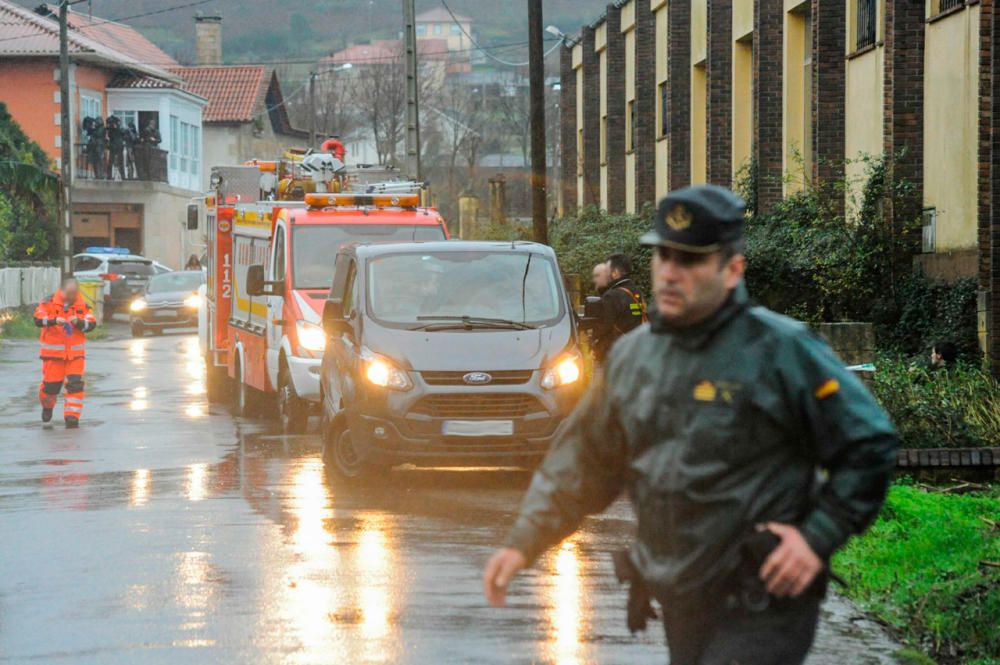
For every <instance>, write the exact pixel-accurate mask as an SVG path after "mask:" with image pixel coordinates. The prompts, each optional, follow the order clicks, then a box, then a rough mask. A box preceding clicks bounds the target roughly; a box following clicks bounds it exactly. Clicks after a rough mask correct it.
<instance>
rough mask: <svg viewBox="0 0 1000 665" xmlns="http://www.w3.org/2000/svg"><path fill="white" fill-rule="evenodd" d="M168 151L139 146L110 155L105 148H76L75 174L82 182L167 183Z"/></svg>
mask: <svg viewBox="0 0 1000 665" xmlns="http://www.w3.org/2000/svg"><path fill="white" fill-rule="evenodd" d="M167 154H168V153H167V151H166V150H160V149H159V148H155V147H153V146H151V145H147V144H144V143H139V144H136V145H134V146H131V147H129V146H125V147H124V148H122V149H121V150H120V151H119V150H115V151H112V150H110V149H109V147H108V146H107V144H104V145H101V144H95V145H90V144H87V143H77V144H76V146H75V159H76V172H75V176H76V177H77V178H78V179H81V180H117V181H123V180H145V181H147V182H167Z"/></svg>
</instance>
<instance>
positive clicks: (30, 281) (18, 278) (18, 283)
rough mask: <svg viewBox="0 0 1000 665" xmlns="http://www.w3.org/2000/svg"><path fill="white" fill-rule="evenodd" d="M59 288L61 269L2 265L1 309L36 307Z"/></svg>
mask: <svg viewBox="0 0 1000 665" xmlns="http://www.w3.org/2000/svg"><path fill="white" fill-rule="evenodd" d="M58 288H59V268H54V267H52V266H24V267H16V266H12V267H6V266H5V265H4V264H2V263H0V309H6V308H9V307H20V306H22V305H34V304H37V303H39V302H41V301H42V299H43V298H45V297H46V296H49V295H51V294H52V293H53V292H54V291H55V290H56V289H58Z"/></svg>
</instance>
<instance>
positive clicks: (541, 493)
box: [483, 185, 897, 665]
mask: <svg viewBox="0 0 1000 665" xmlns="http://www.w3.org/2000/svg"><path fill="white" fill-rule="evenodd" d="M743 214H744V203H743V201H742V200H741V199H740V198H739V197H737V196H735V195H734V194H733V193H732V192H730V191H729V190H726V189H723V188H721V187H716V186H711V185H704V186H698V187H689V188H686V189H682V190H678V191H675V192H673V193H671V194H670V195H668V196H667V197H666V198H665V199H664V200H663V201H661V203H660V205H659V208H658V210H657V214H656V218H655V222H656V223H655V229H654V230H653V231H652V232H650V233H648V234H646V235H645V236H644V237H643V239H642V240H643V242H644V243H645V244H648V245H652V246H653V247H654V248H655V253H654V255H653V261H652V270H653V287H654V294H655V307H654V308H653V311H652V314H651V321H650V325H648V326H642V327H641V328H639V329H638V330H636V331H634V332H632V333H630V334H628V335H626V336H625V337H623V338H622V339H621V340H620V341H619V343H618V344H616V345H615V348H614V349H613V351H612V353H611V355H610V358H609V361H608V366H607V370H606V374H605V376H604V378H603V379H602V378H600V377H599V378H598V379H597V381H596V382H595V384H594V385H593V387H592V389H591V390H590V392H589V393H588V395H587V396H586V397H585V399H584V400H583V401H582V402H581V404H580V405H579V406H578V408H577V409H576V411H575V412H574V414H573V415H572V416H571V418H570V419H569V420H568V421H567V424H566V426H565V428H564V430H563V432H562V434H561V436H560V438H559V439H558V441H557V442H556V443H555V445H554V446H553V448H552V450H551V451H550V452H549V454H548V456H547V458H546V460H545V461H544V463H543V464H542V466H541V467H540V468H539V470H538V471H537V472H536V474H535V476H534V478H533V480H532V483H531V486H530V487H529V489H528V492H527V495H526V496H525V498H524V502H523V504H522V506H521V511H520V515H519V516H518V519H517V521H516V523H515V525H514V528H513V530H512V531H511V533H510V535H509V537H508V540H507V544H506V547H504V548H503V549H501V550H499V551H498V552H497V553H496V554H494V555H493V557H492V558H491V559H490V561H489V562H488V563H487V565H486V569H485V571H484V574H483V584H484V590H485V593H486V596H487V599H488V600H489V602H490V603H491V604H493V605H494V606H501V605H503V604H504V602H505V598H506V591H507V585H508V583H509V582H510V581H511V579H512V578H513V577H514V575H515V574H516V573H517V572H518V571H519V570H521V569H523V568H525V567H526V566H528V565H530V564H531V563H532V562H533V561H535V560H536V559H537V558H538V556H539V555H540V554H541V553H542V552H543V551H544V550H545V549H546V548H548V547H550V546H552V545H554V544H556V543H558V542H559V541H560V540H562V539H563V538H565V537H566V536H568V535H569V534H570V533H572V532H573V531H574V530H575V529H576V528H577V527H578V526H579V525H580V523H581V521H582V520H583V518H584V517H585V516H586V515H588V514H591V513H596V512H599V511H601V510H604V508H606V507H607V506H608V505H609V504H610V503H611V502H612V501H614V500H615V498H616V497H617V496H618V495H619V494H620V493H621V492H622V490H623V489H627V490H628V493H629V496H630V498H631V500H632V502H633V504H634V507H635V511H636V515H637V520H638V531H637V540H636V542H635V543H633V545H632V546H631V548H630V549H629V552H628V556H627V561H628V563H629V564H630V566H631V567H632V568H633V569H634V572H635V577H634V581H633V590H632V591H633V593H631V594H630V627H633V626H632V624H633V623H634V624H637V625H638V626H639V627H641V626H642V624H643V623H644V616H639V617H638V618H640V619H643V621H634V622H633V619H636V618H637V617H635V616H633V615H634V614H635V613H634V612H632V609H633V606H634V605H635V603H634V602H633V601H635V600H636V598H637V597H638V600H639V601H640V602H639V605H640V607H641V606H642V605H643V604H645V606H646V610H649V609H650V608H649V603H648V600H647V599H644V598H643V597H642V593H636V591H637V589H638V590H639V591H640V592H642V591H643V589H644V592H645V593H648V594H649V596H652V597H654V598H655V599H657V601H658V602H659V604H660V605H661V607H662V609H663V620H664V624H665V627H666V634H667V644H668V647H669V650H670V663H671V665H729V664H730V663H734V662H737V663H741V664H742V665H794V664H795V663H801V662H802V661H803V660H804V658H805V656H806V653H807V652H808V651H809V648H810V646H811V644H812V640H813V637H814V634H815V629H816V624H817V621H818V616H819V605H820V601H821V600H822V598H823V596H824V594H825V591H826V580H827V576H828V572H827V568H828V565H829V561H830V557H831V556H832V555H833V553H834V552H835V551H836V550H837V549H838V548H840V547H841V546H842V545H843V544H844V543H845V542H846V541H847V539H848V538H849V537H850V536H851V535H853V534H857V533H859V532H861V531H862V530H863V529H865V528H866V527H867V526H868V524H869V523H870V522H871V521H872V520H873V519H874V517H875V516H876V513H877V512H878V510H879V507H880V506H881V504H882V501H883V499H884V497H885V492H886V489H887V486H888V483H889V479H890V476H891V473H892V470H893V466H894V462H895V451H896V446H897V435H896V433H895V430H894V429H893V426H892V424H891V423H890V421H889V419H888V417H887V416H886V414H885V413H884V412H883V411H882V409H881V408H880V407H879V406H878V404H877V403H876V402H875V400H874V399H873V398H872V396H871V395H870V394H869V393H868V391H867V390H866V389H865V388H864V387H863V385H862V384H861V382H860V381H859V380H858V379H856V378H855V377H854V376H853V375H852V374H851V373H850V372H848V371H847V370H846V369H845V368H844V366H843V363H842V362H841V361H840V360H839V359H838V358H837V357H836V356H835V355H834V354H833V353H832V352H831V351H830V349H829V348H828V347H827V345H826V344H825V343H823V342H822V341H821V340H820V339H819V338H817V337H816V336H815V335H813V334H812V333H811V332H810V331H809V329H808V328H807V327H806V326H804V325H802V324H801V323H798V322H796V321H793V320H792V319H788V318H786V317H784V316H781V315H778V314H776V313H774V312H771V311H769V310H767V309H765V308H763V307H756V306H751V305H750V304H748V302H747V292H746V288H745V286H744V285H743V272H744V266H745V259H744V256H743V249H742V246H743V245H742V226H743ZM819 470H823V471H824V472H825V475H820V474H819V473H817V472H818V471H819ZM821 478H824V480H820V479H821ZM761 536H764V537H766V538H769V539H770V540H772V541H773V542H772V543H771V544H770V545H768V547H767V548H765V550H764V551H763V552H761V551H760V548H759V547H747V544H748V543H755V544H756V543H760V542H761ZM647 598H648V597H647ZM643 614H644V611H640V615H643Z"/></svg>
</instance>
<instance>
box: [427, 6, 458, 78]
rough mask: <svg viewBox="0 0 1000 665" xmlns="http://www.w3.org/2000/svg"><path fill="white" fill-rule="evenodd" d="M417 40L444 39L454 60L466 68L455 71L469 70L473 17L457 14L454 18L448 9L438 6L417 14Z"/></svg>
mask: <svg viewBox="0 0 1000 665" xmlns="http://www.w3.org/2000/svg"><path fill="white" fill-rule="evenodd" d="M416 24H417V41H418V42H420V41H423V40H425V39H443V40H444V41H445V42H446V43H447V46H448V50H449V51H451V55H452V62H453V63H455V64H456V65H458V64H461V65H464V66H465V67H466V68H462V69H461V70H455V71H469V69H471V66H470V53H471V51H472V40H471V39H470V38H469V35H471V34H472V19H471V18H469V17H468V16H462V15H461V14H455V17H454V19H453V18H452V15H451V14H449V13H448V11H447V10H445V9H443V8H442V7H436V8H434V9H431V10H429V11H426V12H423V13H421V14H417V17H416Z"/></svg>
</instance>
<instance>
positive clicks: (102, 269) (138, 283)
mask: <svg viewBox="0 0 1000 665" xmlns="http://www.w3.org/2000/svg"><path fill="white" fill-rule="evenodd" d="M165 272H171V270H170V268H168V267H167V266H165V265H163V264H162V263H159V262H158V261H153V260H152V259H147V258H146V257H144V256H140V255H138V254H133V253H132V252H131V251H129V249H128V248H127V247H87V248H86V249H85V250H84V251H82V252H80V253H79V254H74V255H73V276H74V277H76V278H77V279H81V278H83V279H87V278H90V279H101V280H102V281H103V282H104V312H105V315H106V316H111V315H112V314H114V313H115V312H127V311H128V304H129V302H131V301H132V299H133V298H134V297H135V296H136V295H137V294H140V293H142V291H143V289H145V288H146V282H148V281H149V278H150V277H152V276H153V275H159V274H161V273H165Z"/></svg>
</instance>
